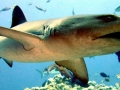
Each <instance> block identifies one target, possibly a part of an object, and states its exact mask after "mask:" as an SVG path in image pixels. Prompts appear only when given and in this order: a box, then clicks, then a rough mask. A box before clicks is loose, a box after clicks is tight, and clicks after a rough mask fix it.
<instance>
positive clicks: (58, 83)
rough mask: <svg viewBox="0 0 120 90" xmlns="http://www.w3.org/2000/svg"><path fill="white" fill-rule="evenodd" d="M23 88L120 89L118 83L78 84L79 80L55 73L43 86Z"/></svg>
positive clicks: (31, 89)
mask: <svg viewBox="0 0 120 90" xmlns="http://www.w3.org/2000/svg"><path fill="white" fill-rule="evenodd" d="M24 90H120V85H119V84H118V83H116V84H115V87H113V86H106V85H105V84H97V83H96V82H95V81H89V82H88V85H82V84H81V85H80V82H79V81H75V82H72V80H71V79H68V78H65V77H63V76H61V74H57V75H55V76H54V77H53V78H49V79H48V81H46V82H45V84H44V86H43V87H32V88H25V89H24Z"/></svg>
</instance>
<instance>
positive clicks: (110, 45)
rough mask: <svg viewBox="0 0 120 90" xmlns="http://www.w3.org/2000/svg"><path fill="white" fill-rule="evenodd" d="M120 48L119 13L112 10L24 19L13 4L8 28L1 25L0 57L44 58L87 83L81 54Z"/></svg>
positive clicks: (18, 60)
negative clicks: (44, 18)
mask: <svg viewBox="0 0 120 90" xmlns="http://www.w3.org/2000/svg"><path fill="white" fill-rule="evenodd" d="M117 51H120V17H119V16H116V15H113V14H103V15H74V16H70V17H65V18H56V19H48V20H40V21H33V22H27V20H26V18H25V16H24V14H23V12H22V10H21V9H20V8H19V6H17V5H16V6H15V7H14V9H13V15H12V25H11V28H10V29H9V28H5V27H2V26H0V57H1V58H3V59H4V60H5V61H6V62H7V63H8V65H9V66H11V67H12V62H13V61H16V62H47V61H55V62H56V64H58V65H60V66H63V67H66V68H67V69H69V70H71V71H72V72H73V74H74V75H75V77H76V78H77V79H79V80H80V81H81V82H82V83H84V84H87V83H88V80H89V78H88V72H87V68H86V65H85V62H84V59H83V58H84V57H89V56H96V55H104V54H109V53H114V52H117Z"/></svg>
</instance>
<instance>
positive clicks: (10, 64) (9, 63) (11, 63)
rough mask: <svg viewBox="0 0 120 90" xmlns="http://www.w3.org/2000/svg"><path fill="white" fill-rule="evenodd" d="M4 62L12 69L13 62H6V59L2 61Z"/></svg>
mask: <svg viewBox="0 0 120 90" xmlns="http://www.w3.org/2000/svg"><path fill="white" fill-rule="evenodd" d="M4 61H5V62H6V63H7V64H8V65H9V66H10V67H12V65H13V61H9V60H6V59H4Z"/></svg>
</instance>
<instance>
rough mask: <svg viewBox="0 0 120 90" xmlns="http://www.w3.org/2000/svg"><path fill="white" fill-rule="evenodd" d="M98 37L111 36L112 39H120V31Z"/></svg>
mask: <svg viewBox="0 0 120 90" xmlns="http://www.w3.org/2000/svg"><path fill="white" fill-rule="evenodd" d="M98 38H111V39H119V40H120V32H114V33H110V34H106V35H103V36H99V37H98Z"/></svg>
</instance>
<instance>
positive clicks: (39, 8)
mask: <svg viewBox="0 0 120 90" xmlns="http://www.w3.org/2000/svg"><path fill="white" fill-rule="evenodd" d="M35 7H36V8H37V9H38V10H41V11H44V12H46V9H43V8H41V7H39V6H35Z"/></svg>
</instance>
